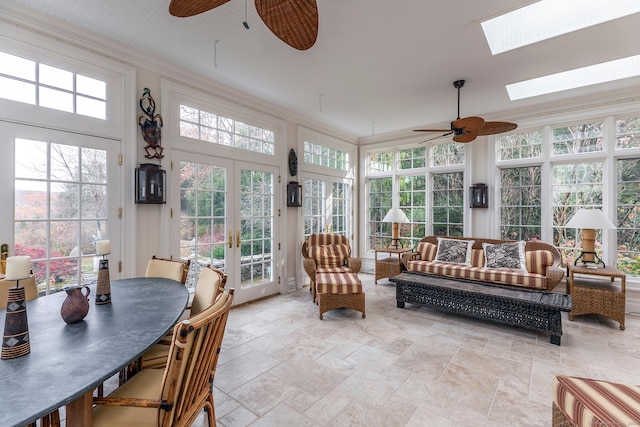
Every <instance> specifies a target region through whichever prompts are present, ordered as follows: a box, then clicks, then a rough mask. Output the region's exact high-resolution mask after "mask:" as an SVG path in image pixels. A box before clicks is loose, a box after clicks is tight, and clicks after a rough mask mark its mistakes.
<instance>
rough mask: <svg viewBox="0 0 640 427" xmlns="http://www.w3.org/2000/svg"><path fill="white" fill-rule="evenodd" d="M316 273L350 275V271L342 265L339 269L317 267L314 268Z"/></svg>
mask: <svg viewBox="0 0 640 427" xmlns="http://www.w3.org/2000/svg"><path fill="white" fill-rule="evenodd" d="M317 273H351V269H350V268H349V267H346V266H344V265H343V266H339V267H318V268H316V274H317Z"/></svg>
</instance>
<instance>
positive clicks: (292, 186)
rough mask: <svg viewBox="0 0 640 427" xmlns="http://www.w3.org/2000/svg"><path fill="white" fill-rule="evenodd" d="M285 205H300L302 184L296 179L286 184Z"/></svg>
mask: <svg viewBox="0 0 640 427" xmlns="http://www.w3.org/2000/svg"><path fill="white" fill-rule="evenodd" d="M287 206H289V207H294V208H299V207H301V206H302V185H300V184H299V183H297V182H296V181H290V182H289V183H288V184H287Z"/></svg>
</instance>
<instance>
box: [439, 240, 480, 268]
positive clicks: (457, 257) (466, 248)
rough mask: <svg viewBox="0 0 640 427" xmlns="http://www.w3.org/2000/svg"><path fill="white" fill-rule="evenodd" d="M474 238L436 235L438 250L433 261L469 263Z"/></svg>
mask: <svg viewBox="0 0 640 427" xmlns="http://www.w3.org/2000/svg"><path fill="white" fill-rule="evenodd" d="M474 242H475V240H458V239H446V238H444V237H438V252H437V253H436V258H435V260H434V261H438V262H449V263H454V264H462V265H471V247H472V246H473V243H474Z"/></svg>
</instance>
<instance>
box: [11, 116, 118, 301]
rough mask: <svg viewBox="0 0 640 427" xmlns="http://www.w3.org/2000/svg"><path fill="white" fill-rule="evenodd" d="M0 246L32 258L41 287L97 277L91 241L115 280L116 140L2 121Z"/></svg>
mask: <svg viewBox="0 0 640 427" xmlns="http://www.w3.org/2000/svg"><path fill="white" fill-rule="evenodd" d="M0 147H2V151H3V155H2V156H0V176H1V179H2V182H3V183H4V184H3V185H1V186H0V200H2V201H3V204H4V208H3V209H1V210H0V223H1V224H3V226H2V227H0V243H7V245H8V247H9V253H8V255H28V256H31V261H32V263H31V265H32V269H33V273H34V276H35V278H36V282H37V284H38V289H39V290H40V291H41V292H46V293H48V292H51V291H57V290H60V289H62V287H64V286H68V285H76V284H90V283H92V282H95V280H96V278H97V271H98V257H97V256H96V246H95V242H96V241H97V240H110V241H111V245H110V246H111V255H110V257H109V258H110V260H112V265H111V266H110V267H111V268H110V269H111V276H112V277H114V278H117V277H118V270H119V269H118V267H117V266H118V262H117V261H118V260H120V241H121V225H120V222H121V221H120V220H119V219H118V210H119V209H120V207H121V206H122V204H121V200H122V197H121V194H120V192H121V185H120V180H121V177H120V175H121V172H120V170H119V166H118V160H117V159H118V153H119V152H120V141H118V140H113V139H106V138H98V137H93V136H87V135H82V134H78V133H67V132H61V131H56V130H51V129H46V128H40V127H33V126H28V125H21V124H14V123H8V122H2V121H0Z"/></svg>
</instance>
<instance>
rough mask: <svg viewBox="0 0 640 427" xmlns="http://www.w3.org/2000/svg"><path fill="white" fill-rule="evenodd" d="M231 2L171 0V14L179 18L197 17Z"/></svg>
mask: <svg viewBox="0 0 640 427" xmlns="http://www.w3.org/2000/svg"><path fill="white" fill-rule="evenodd" d="M228 1H229V0H171V3H170V4H169V13H170V14H171V15H173V16H177V17H179V18H187V17H189V16H195V15H198V14H200V13H202V12H206V11H208V10H211V9H215V8H216V7H218V6H222V5H223V4H225V3H226V2H228Z"/></svg>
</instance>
